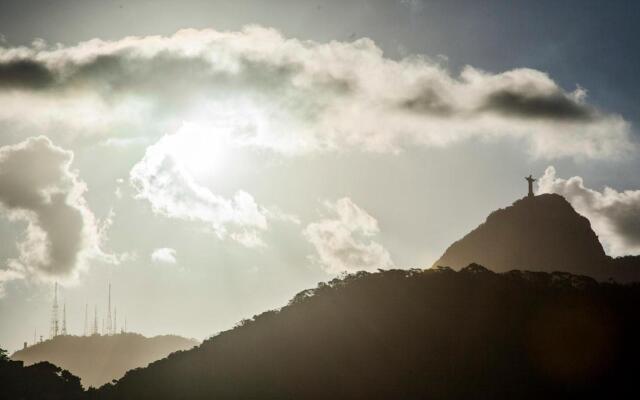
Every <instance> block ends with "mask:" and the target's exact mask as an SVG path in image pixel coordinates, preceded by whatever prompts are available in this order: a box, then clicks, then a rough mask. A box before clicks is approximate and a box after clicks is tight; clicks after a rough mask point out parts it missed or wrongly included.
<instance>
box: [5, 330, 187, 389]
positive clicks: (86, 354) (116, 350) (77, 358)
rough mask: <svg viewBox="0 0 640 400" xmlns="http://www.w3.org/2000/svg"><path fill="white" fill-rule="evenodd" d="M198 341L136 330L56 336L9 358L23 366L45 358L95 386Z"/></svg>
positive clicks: (87, 385) (184, 348) (83, 383)
mask: <svg viewBox="0 0 640 400" xmlns="http://www.w3.org/2000/svg"><path fill="white" fill-rule="evenodd" d="M197 344H198V341H196V340H194V339H186V338H183V337H180V336H175V335H166V336H155V337H150V338H148V337H145V336H142V335H140V334H137V333H121V334H117V335H110V336H104V335H92V336H71V335H65V336H56V337H55V338H53V339H51V340H46V341H44V342H41V343H37V344H35V345H33V346H30V347H27V348H25V349H23V350H19V351H16V352H15V353H14V354H13V355H12V356H11V358H12V359H13V360H20V361H23V362H24V364H25V365H31V364H35V363H38V362H41V361H47V362H50V363H52V364H55V365H56V366H58V367H61V368H63V369H65V370H68V371H69V372H71V373H72V374H74V375H77V376H78V377H80V379H81V380H82V385H83V386H84V387H89V386H94V387H98V386H101V385H103V384H105V383H107V382H111V381H112V380H113V379H118V378H121V377H122V376H123V375H124V374H125V372H127V371H128V370H130V369H133V368H137V367H144V366H146V365H147V364H149V363H150V362H153V361H155V360H159V359H161V358H163V357H166V356H167V355H169V354H170V353H173V352H175V351H179V350H186V349H190V348H192V347H194V346H196V345H197Z"/></svg>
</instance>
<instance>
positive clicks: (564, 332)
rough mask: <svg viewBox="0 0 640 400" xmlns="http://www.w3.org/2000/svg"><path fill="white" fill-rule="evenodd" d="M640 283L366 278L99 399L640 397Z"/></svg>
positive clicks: (294, 303) (406, 275)
mask: <svg viewBox="0 0 640 400" xmlns="http://www.w3.org/2000/svg"><path fill="white" fill-rule="evenodd" d="M639 302H640V285H637V284H634V285H622V284H617V283H610V282H602V283H599V282H597V281H596V280H594V279H592V278H589V277H585V276H579V275H572V274H569V273H560V272H556V273H545V272H519V271H513V272H509V273H501V274H497V273H493V272H491V271H489V270H487V269H486V268H484V267H482V266H479V265H477V264H473V265H470V266H468V267H466V268H463V269H462V270H461V271H459V272H456V271H454V270H452V269H450V268H434V269H429V270H409V271H406V270H391V271H382V272H378V273H366V272H360V273H357V274H353V275H349V276H346V277H344V278H342V279H335V280H332V281H330V282H328V283H321V284H320V285H318V287H317V288H315V289H310V290H305V291H303V292H301V293H299V294H298V295H296V296H295V297H294V298H293V299H292V300H291V301H290V303H289V304H288V305H287V306H285V307H283V308H282V309H280V310H273V311H268V312H265V313H263V314H260V315H258V316H256V317H254V318H252V319H250V320H245V321H243V322H242V323H240V324H238V326H236V327H235V328H234V329H231V330H229V331H226V332H222V333H220V334H218V335H217V336H215V337H213V338H210V339H208V340H206V341H205V342H204V343H203V344H202V345H200V346H198V347H196V348H193V349H191V350H187V351H181V352H176V353H173V354H171V355H170V356H168V357H167V358H165V359H162V360H159V361H156V362H153V363H151V364H150V365H149V366H148V367H146V368H139V369H134V370H132V371H129V372H127V373H126V375H125V376H124V377H123V378H121V379H120V380H118V381H117V382H115V383H113V384H107V385H105V386H103V387H101V388H100V389H98V390H90V391H89V392H88V393H87V395H88V397H89V398H90V399H101V400H110V399H214V398H215V399H536V400H537V399H540V398H551V399H559V398H562V399H581V400H583V399H590V398H619V397H622V396H623V394H625V393H632V392H631V390H636V389H637V377H636V375H637V372H636V368H635V366H636V365H637V361H638V359H639V357H640V341H639V340H638V337H640V336H639V335H640V313H638V312H637V304H640V303H639Z"/></svg>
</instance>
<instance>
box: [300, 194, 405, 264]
mask: <svg viewBox="0 0 640 400" xmlns="http://www.w3.org/2000/svg"><path fill="white" fill-rule="evenodd" d="M325 207H326V208H327V209H328V210H329V211H330V212H331V213H332V214H335V215H334V216H331V217H328V218H325V219H322V220H320V221H318V222H313V223H311V224H309V225H307V227H306V228H305V229H304V231H303V234H304V236H305V238H306V239H307V240H308V241H309V242H310V243H311V244H312V245H313V246H314V247H315V249H316V252H317V253H318V255H317V261H318V262H319V263H320V264H321V265H322V266H323V267H324V268H325V270H326V271H327V272H329V273H339V272H343V271H349V272H352V271H359V270H366V271H375V270H377V269H378V268H388V267H392V266H393V262H392V261H391V256H390V255H389V252H388V251H387V250H386V249H385V248H384V247H383V246H382V245H380V244H379V243H377V242H374V241H372V240H370V238H371V237H373V236H375V235H376V234H377V233H378V232H379V228H378V221H377V220H376V219H375V218H374V217H372V216H371V215H369V214H368V213H367V212H366V211H365V210H363V209H362V208H360V207H358V206H357V205H356V204H355V203H354V202H353V201H352V200H351V199H350V198H348V197H345V198H342V199H339V200H338V201H336V202H335V203H329V202H326V203H325Z"/></svg>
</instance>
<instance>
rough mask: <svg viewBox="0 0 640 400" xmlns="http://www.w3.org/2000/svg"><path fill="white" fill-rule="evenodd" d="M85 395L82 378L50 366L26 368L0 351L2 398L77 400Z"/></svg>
mask: <svg viewBox="0 0 640 400" xmlns="http://www.w3.org/2000/svg"><path fill="white" fill-rule="evenodd" d="M85 395H86V393H85V392H84V391H83V390H82V386H81V385H80V378H78V377H77V376H74V375H73V374H71V373H70V372H69V371H66V370H63V369H61V368H60V367H57V366H55V365H53V364H51V363H48V362H40V363H37V364H34V365H31V366H28V367H25V366H24V365H23V363H22V361H12V360H10V359H9V358H8V357H7V352H6V350H4V349H0V398H2V399H7V400H14V399H15V400H75V399H84V398H85Z"/></svg>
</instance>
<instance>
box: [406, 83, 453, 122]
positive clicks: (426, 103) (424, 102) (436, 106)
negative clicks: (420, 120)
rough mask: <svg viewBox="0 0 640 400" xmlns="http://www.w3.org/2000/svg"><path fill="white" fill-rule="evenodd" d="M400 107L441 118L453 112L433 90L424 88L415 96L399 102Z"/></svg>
mask: <svg viewBox="0 0 640 400" xmlns="http://www.w3.org/2000/svg"><path fill="white" fill-rule="evenodd" d="M400 107H401V108H403V109H406V110H409V111H412V112H417V113H421V114H434V115H442V116H446V115H451V114H452V113H453V111H454V109H453V107H452V106H451V105H450V104H449V103H447V102H446V101H444V99H443V98H442V96H440V95H439V94H438V93H437V92H436V91H435V90H434V89H433V88H424V89H423V90H422V91H421V92H420V93H419V94H418V95H417V96H414V97H411V98H409V99H407V100H404V101H403V102H401V103H400Z"/></svg>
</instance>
